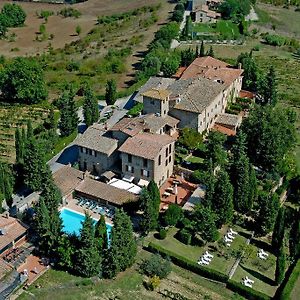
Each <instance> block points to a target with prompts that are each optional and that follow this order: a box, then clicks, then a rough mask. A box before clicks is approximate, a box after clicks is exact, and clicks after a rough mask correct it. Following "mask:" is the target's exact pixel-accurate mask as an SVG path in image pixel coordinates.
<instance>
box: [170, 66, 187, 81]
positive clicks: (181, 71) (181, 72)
mask: <svg viewBox="0 0 300 300" xmlns="http://www.w3.org/2000/svg"><path fill="white" fill-rule="evenodd" d="M186 69H187V67H180V68H179V69H178V70H177V72H176V73H175V74H174V75H173V76H172V77H173V78H180V77H181V75H182V74H183V72H184V71H185V70H186Z"/></svg>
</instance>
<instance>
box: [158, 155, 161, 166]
mask: <svg viewBox="0 0 300 300" xmlns="http://www.w3.org/2000/svg"><path fill="white" fill-rule="evenodd" d="M158 165H159V166H160V165H161V155H160V156H159V157H158Z"/></svg>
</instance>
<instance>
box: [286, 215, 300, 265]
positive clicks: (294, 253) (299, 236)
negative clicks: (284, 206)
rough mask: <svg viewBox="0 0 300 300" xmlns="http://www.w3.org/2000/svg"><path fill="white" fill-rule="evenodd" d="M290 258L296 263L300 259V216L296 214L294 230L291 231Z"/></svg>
mask: <svg viewBox="0 0 300 300" xmlns="http://www.w3.org/2000/svg"><path fill="white" fill-rule="evenodd" d="M289 247H290V257H291V258H292V259H293V260H294V261H296V260H297V259H299V258H300V216H299V213H297V214H296V216H295V218H294V222H293V225H292V228H291V230H290V240H289Z"/></svg>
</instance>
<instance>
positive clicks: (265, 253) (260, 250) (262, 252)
mask: <svg viewBox="0 0 300 300" xmlns="http://www.w3.org/2000/svg"><path fill="white" fill-rule="evenodd" d="M259 252H260V253H261V254H262V255H263V256H269V254H268V253H267V252H265V251H264V249H259Z"/></svg>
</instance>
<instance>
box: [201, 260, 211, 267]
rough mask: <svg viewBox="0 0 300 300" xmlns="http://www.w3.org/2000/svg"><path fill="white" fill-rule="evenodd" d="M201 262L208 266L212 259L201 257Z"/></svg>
mask: <svg viewBox="0 0 300 300" xmlns="http://www.w3.org/2000/svg"><path fill="white" fill-rule="evenodd" d="M201 262H202V263H203V264H204V265H206V266H208V265H209V264H210V261H207V260H205V259H201Z"/></svg>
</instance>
